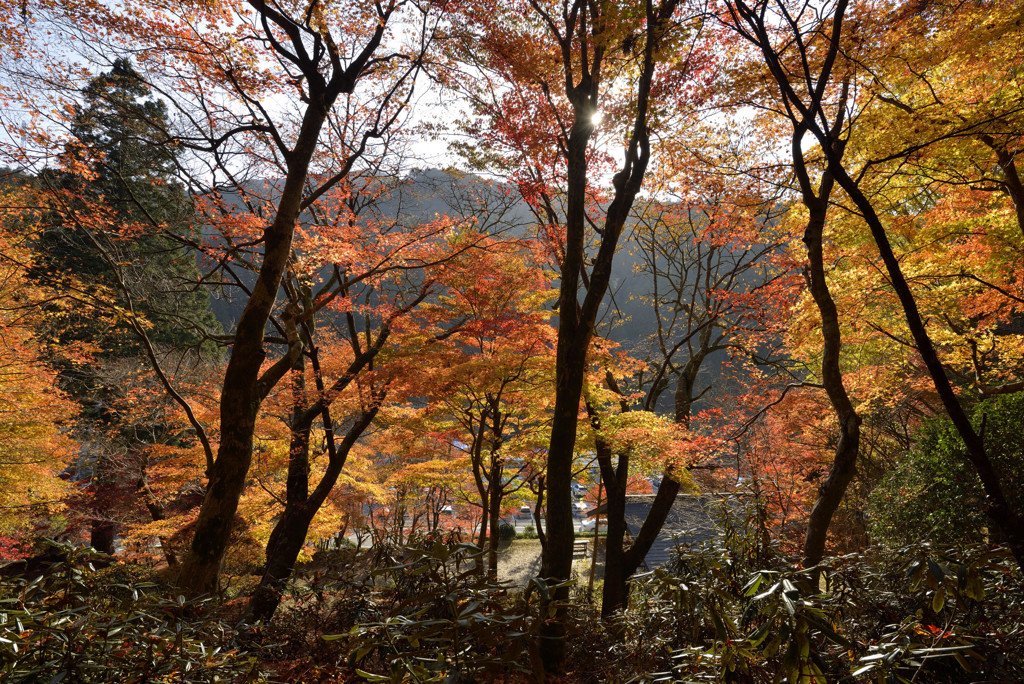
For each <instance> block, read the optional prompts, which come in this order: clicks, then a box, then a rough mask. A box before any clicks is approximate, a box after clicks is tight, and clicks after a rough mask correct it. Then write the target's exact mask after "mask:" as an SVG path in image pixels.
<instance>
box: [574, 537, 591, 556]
mask: <svg viewBox="0 0 1024 684" xmlns="http://www.w3.org/2000/svg"><path fill="white" fill-rule="evenodd" d="M588 548H590V540H589V539H577V540H575V541H573V543H572V557H573V560H576V559H577V558H586V557H587V549H588Z"/></svg>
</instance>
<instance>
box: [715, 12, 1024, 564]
mask: <svg viewBox="0 0 1024 684" xmlns="http://www.w3.org/2000/svg"><path fill="white" fill-rule="evenodd" d="M729 11H730V13H731V15H730V16H731V18H732V21H733V26H734V28H735V29H736V30H737V31H739V32H740V34H741V35H742V36H744V38H745V39H746V40H748V41H750V43H751V44H752V45H754V46H755V47H756V49H757V50H758V51H759V52H760V54H761V56H762V58H763V60H764V64H765V67H766V70H767V72H768V74H769V75H770V77H771V79H772V82H773V83H774V85H775V87H776V88H777V89H778V94H779V97H780V98H781V100H782V102H783V103H784V108H785V111H786V112H787V116H788V117H789V118H790V120H791V121H792V123H793V126H794V131H796V132H797V133H798V134H799V133H800V132H801V131H802V132H804V133H806V134H810V135H811V136H813V139H814V140H815V142H816V143H817V144H818V146H819V149H820V150H821V154H822V155H823V157H824V159H825V161H826V163H827V170H828V173H829V174H830V175H831V176H832V178H834V181H835V183H836V184H837V185H838V186H839V187H840V188H842V190H843V191H844V192H845V194H846V195H847V196H848V197H849V199H850V202H851V203H852V204H853V206H854V207H856V209H857V211H858V212H859V213H860V215H861V216H862V217H863V220H864V222H865V223H866V224H867V227H868V228H869V230H870V232H871V235H872V238H873V240H874V242H875V245H876V247H877V249H878V252H879V255H880V258H881V261H882V264H883V266H884V269H885V272H886V274H887V276H888V279H889V282H890V284H891V287H892V289H893V291H894V292H895V295H896V298H897V299H898V301H899V305H900V308H901V309H902V313H903V316H904V319H905V322H906V325H907V328H908V330H909V332H910V336H911V338H912V340H913V344H914V347H915V348H916V350H917V352H918V353H919V354H920V356H921V359H922V362H923V364H924V366H925V368H926V369H927V373H928V376H929V377H930V379H931V381H932V383H933V384H934V388H935V391H936V393H937V395H938V397H939V400H940V402H941V404H942V406H943V408H944V410H945V411H946V413H947V414H948V415H949V417H950V420H951V421H952V422H953V424H954V426H955V427H956V430H957V433H958V434H959V435H960V437H961V439H962V440H963V442H964V444H965V453H966V457H967V459H968V460H969V461H970V462H971V464H972V466H973V467H974V469H975V471H976V472H977V473H978V475H979V477H980V479H981V482H982V486H983V489H984V491H985V495H986V513H987V514H988V516H989V519H990V520H991V522H992V524H993V527H994V528H995V529H997V530H999V531H1000V532H1001V534H1002V536H1003V538H1004V539H1005V541H1006V543H1007V545H1008V546H1009V548H1010V550H1011V551H1012V553H1013V554H1014V556H1015V558H1016V559H1017V561H1018V563H1019V564H1022V565H1024V538H1022V537H1021V534H1020V529H1022V527H1021V524H1020V520H1019V512H1018V511H1016V510H1015V509H1014V508H1013V507H1012V506H1011V504H1010V503H1009V500H1008V499H1007V496H1006V493H1005V490H1004V487H1003V484H1002V482H1001V479H1000V477H999V475H998V473H997V472H996V469H995V468H994V467H993V463H992V460H991V459H990V458H989V454H988V451H987V449H986V445H985V441H984V438H983V434H982V432H979V431H978V430H977V429H976V428H975V427H974V426H973V425H972V423H971V421H970V419H969V417H968V415H967V412H966V411H965V409H964V404H963V402H962V400H961V399H960V398H959V397H958V396H957V393H956V391H955V389H954V387H953V384H952V383H951V382H950V379H949V376H948V374H947V372H946V370H945V368H944V366H943V363H942V360H941V358H940V356H939V351H938V349H937V347H936V345H935V344H934V343H933V340H932V336H931V334H930V333H929V330H928V327H927V325H926V322H925V320H924V318H923V317H922V314H921V310H920V308H919V306H918V300H917V297H916V296H915V294H914V292H913V289H912V288H911V286H910V283H909V282H908V280H907V278H906V276H905V274H904V271H903V267H902V266H901V264H900V262H899V259H898V258H897V255H896V252H895V250H894V248H893V242H892V240H891V237H890V229H888V228H887V227H886V224H885V220H884V218H883V216H882V215H881V214H880V213H879V212H878V211H877V210H876V205H875V202H873V200H872V199H871V198H870V197H869V196H868V194H866V191H867V186H866V185H864V184H863V181H864V175H865V170H866V169H868V168H870V166H871V164H867V165H865V166H862V167H860V169H859V170H857V171H854V172H851V171H850V168H851V164H854V163H855V162H852V161H850V160H847V159H846V158H844V156H843V154H842V153H843V151H844V148H845V147H846V146H847V145H848V144H849V142H850V141H851V140H854V139H855V135H856V133H857V128H856V127H855V126H854V125H853V123H850V124H847V125H845V126H844V125H843V121H844V120H846V121H855V119H854V118H853V117H849V116H847V111H846V107H845V106H843V107H840V108H838V109H837V110H832V109H830V108H829V105H828V100H827V99H826V96H827V95H828V94H829V93H832V94H834V93H836V92H837V91H839V92H843V91H846V90H847V89H848V88H849V87H850V86H849V84H850V83H851V79H852V78H853V77H854V75H855V74H856V71H855V69H854V68H853V63H850V64H848V63H847V62H845V61H844V60H842V59H841V57H843V56H845V55H843V53H842V50H841V47H842V45H843V36H844V35H845V34H844V33H843V31H844V20H845V19H846V13H847V4H846V3H845V2H843V0H840V2H838V3H836V4H835V5H830V6H828V7H825V8H820V9H817V10H815V12H813V13H812V12H811V11H810V10H809V9H807V8H804V10H803V11H801V10H799V9H796V10H792V12H791V8H789V7H788V6H787V5H785V4H784V3H762V4H757V5H754V6H751V5H747V4H745V3H742V2H736V3H731V4H730V5H729ZM854 27H855V25H854ZM854 27H851V28H854ZM787 55H793V56H794V58H795V59H794V60H793V61H791V60H790V59H789V58H788V57H787ZM836 73H838V74H839V76H838V77H836ZM929 142H932V141H928V140H922V141H920V142H919V143H918V144H919V145H925V144H928V143H929ZM794 145H795V146H796V145H798V143H796V142H795V143H794ZM905 153H906V152H904V154H905ZM853 168H856V167H853Z"/></svg>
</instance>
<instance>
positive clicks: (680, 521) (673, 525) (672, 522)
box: [626, 494, 735, 569]
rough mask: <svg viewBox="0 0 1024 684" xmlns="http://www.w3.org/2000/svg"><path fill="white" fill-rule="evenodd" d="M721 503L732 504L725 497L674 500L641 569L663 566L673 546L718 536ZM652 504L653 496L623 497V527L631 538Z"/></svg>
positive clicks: (688, 496)
mask: <svg viewBox="0 0 1024 684" xmlns="http://www.w3.org/2000/svg"><path fill="white" fill-rule="evenodd" d="M723 499H725V500H727V501H728V502H729V505H730V507H731V506H732V505H733V504H735V499H731V498H729V499H727V495H723V494H679V495H678V496H676V500H675V503H674V504H672V509H671V510H670V511H669V513H668V517H667V518H665V524H664V526H662V528H661V532H660V533H659V534H658V536H657V538H656V539H655V540H654V543H653V544H651V549H650V551H648V552H647V555H646V556H645V557H644V565H646V566H647V568H648V569H653V568H656V567H658V566H659V565H664V564H665V563H666V562H668V559H669V557H670V555H671V552H672V548H673V547H674V546H675V545H676V544H677V543H678V544H681V545H687V546H691V545H698V544H701V543H703V542H706V541H709V540H711V539H714V538H715V537H716V536H718V535H719V534H720V533H721V531H720V530H719V523H718V521H719V519H720V516H721V506H722V501H723ZM653 502H654V495H653V494H640V495H627V496H626V527H627V528H628V529H629V533H630V535H632V536H633V537H636V535H637V534H638V533H639V532H640V528H641V527H642V526H643V524H644V520H646V519H647V514H648V512H650V510H651V504H652V503H653Z"/></svg>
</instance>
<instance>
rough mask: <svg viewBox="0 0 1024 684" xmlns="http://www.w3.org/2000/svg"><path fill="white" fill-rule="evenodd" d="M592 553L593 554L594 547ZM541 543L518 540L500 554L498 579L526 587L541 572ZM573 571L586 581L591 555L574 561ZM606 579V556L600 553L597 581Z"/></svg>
mask: <svg viewBox="0 0 1024 684" xmlns="http://www.w3.org/2000/svg"><path fill="white" fill-rule="evenodd" d="M590 548H591V553H592V552H593V547H590ZM540 551H541V546H540V541H539V540H537V539H516V540H515V541H513V542H512V545H511V546H510V547H508V548H507V549H506V550H505V551H502V552H501V553H499V554H498V579H499V580H507V581H509V582H512V584H514V585H516V586H517V587H525V586H526V585H527V583H529V581H530V580H531V579H532V578H534V577H536V576H537V574H538V573H539V572H540ZM573 570H575V571H576V573H577V574H579V576H580V577H581V578H583V580H584V581H585V580H586V578H587V577H589V573H590V555H589V554H588V556H587V558H586V560H576V561H573ZM602 578H604V554H603V553H601V552H598V555H597V572H596V579H602Z"/></svg>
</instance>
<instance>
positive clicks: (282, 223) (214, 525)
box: [178, 102, 330, 593]
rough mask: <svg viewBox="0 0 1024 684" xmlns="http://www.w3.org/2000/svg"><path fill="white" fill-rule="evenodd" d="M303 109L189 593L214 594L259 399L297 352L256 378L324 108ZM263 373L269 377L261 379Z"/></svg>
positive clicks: (244, 322)
mask: <svg viewBox="0 0 1024 684" xmlns="http://www.w3.org/2000/svg"><path fill="white" fill-rule="evenodd" d="M319 104H320V106H311V107H309V108H308V109H307V110H306V112H305V116H304V118H303V121H302V126H301V128H300V130H299V134H298V140H297V142H296V145H295V148H294V150H293V151H292V154H291V158H290V160H289V161H290V162H291V163H290V164H289V169H288V174H287V176H286V178H285V183H284V188H283V191H282V193H281V200H280V202H279V204H278V207H277V216H276V217H275V219H274V222H273V223H272V224H271V225H270V226H268V227H267V229H266V231H264V250H263V263H262V265H261V266H260V271H259V276H258V277H257V279H256V283H255V285H253V288H252V294H251V295H250V297H249V301H248V302H247V303H246V305H245V309H244V310H243V311H242V315H241V318H240V319H239V321H238V328H237V330H236V332H235V338H234V346H233V348H232V350H231V358H230V359H229V360H228V367H227V370H226V371H225V373H224V386H223V389H222V391H221V400H220V446H219V447H218V449H217V458H216V459H215V460H214V462H213V465H212V467H211V468H210V472H209V482H208V483H207V487H206V497H205V498H204V499H203V505H202V507H201V508H200V510H199V517H198V518H197V519H196V525H195V533H194V535H193V537H192V545H191V547H190V549H189V552H188V555H186V556H185V559H184V562H183V563H182V570H181V573H180V574H179V577H178V585H179V586H180V587H182V588H183V589H186V590H188V591H190V592H193V593H202V592H210V591H213V590H215V589H216V588H217V577H218V575H219V573H220V565H221V561H222V560H223V558H224V552H225V551H226V550H227V545H228V539H229V537H230V535H231V523H232V521H233V520H234V517H235V513H236V511H237V510H238V501H239V499H241V497H242V491H243V490H244V489H245V482H246V478H247V477H248V474H249V466H250V464H251V463H252V445H253V433H254V431H255V428H256V414H257V412H258V411H259V407H260V404H262V402H263V399H264V398H265V397H266V395H267V393H268V392H269V391H270V389H271V388H272V387H273V385H274V384H276V382H277V380H279V379H280V377H283V376H284V374H285V373H286V372H287V370H288V368H290V367H291V365H292V363H294V361H295V359H296V358H297V356H298V353H299V352H300V349H298V348H297V347H298V346H299V343H298V341H297V339H296V340H295V343H294V344H290V345H289V347H290V348H289V357H291V358H283V359H281V360H280V361H279V362H278V363H275V364H274V365H273V366H271V368H270V369H268V370H267V371H266V373H264V374H263V376H261V375H260V370H261V367H262V365H263V360H264V359H265V358H266V351H265V350H264V349H263V335H264V329H265V328H266V325H267V321H268V320H269V318H270V312H271V310H272V309H273V307H274V303H275V302H276V301H277V290H278V288H279V287H280V286H281V279H282V277H283V276H284V271H285V266H286V265H287V263H288V259H289V258H290V256H291V245H292V236H293V233H294V230H295V223H296V221H297V220H298V218H299V212H300V208H301V202H302V190H303V186H304V185H305V182H306V175H307V172H308V169H309V163H310V160H311V159H312V157H313V152H314V150H315V149H316V143H317V140H318V138H319V136H320V129H321V128H322V127H323V124H324V121H325V119H326V115H327V109H328V107H329V106H330V103H329V102H321V103H319ZM268 374H269V375H268Z"/></svg>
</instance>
